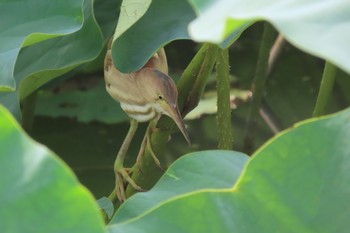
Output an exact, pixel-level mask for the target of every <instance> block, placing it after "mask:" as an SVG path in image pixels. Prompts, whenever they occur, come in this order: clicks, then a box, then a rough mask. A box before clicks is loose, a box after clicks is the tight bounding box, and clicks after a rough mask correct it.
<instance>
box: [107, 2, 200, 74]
mask: <svg viewBox="0 0 350 233" xmlns="http://www.w3.org/2000/svg"><path fill="white" fill-rule="evenodd" d="M194 18H195V14H194V11H193V10H192V8H191V6H190V5H189V3H188V2H187V1H186V0H168V1H162V0H153V1H152V3H151V5H150V6H149V8H148V10H147V12H146V13H145V14H144V15H143V16H142V17H141V18H140V19H139V20H138V21H137V22H136V23H134V24H133V25H132V26H131V27H130V28H128V30H126V31H125V32H124V33H123V34H121V36H120V37H118V38H117V39H116V40H115V41H114V43H113V46H112V57H113V62H114V64H115V65H116V67H118V69H119V70H120V71H122V72H124V73H130V72H132V71H135V70H137V69H139V68H141V67H142V66H143V65H144V64H145V63H146V62H147V61H148V59H149V58H150V57H151V56H152V54H153V53H154V52H156V51H157V50H158V49H159V48H160V47H162V46H164V45H165V44H167V43H169V42H170V41H173V40H178V39H189V35H188V32H187V25H188V23H189V22H191V21H192V20H193V19H194Z"/></svg>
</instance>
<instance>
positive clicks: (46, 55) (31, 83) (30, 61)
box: [0, 0, 103, 117]
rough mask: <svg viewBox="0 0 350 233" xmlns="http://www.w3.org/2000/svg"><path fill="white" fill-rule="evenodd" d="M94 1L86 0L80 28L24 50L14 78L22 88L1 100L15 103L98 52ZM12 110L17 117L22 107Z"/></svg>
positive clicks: (98, 36)
mask: <svg viewBox="0 0 350 233" xmlns="http://www.w3.org/2000/svg"><path fill="white" fill-rule="evenodd" d="M92 3H93V1H92V0H87V1H84V25H83V27H82V28H81V30H79V31H77V32H75V33H72V34H69V35H67V36H63V37H59V38H52V39H50V40H45V41H42V42H40V43H36V44H33V45H31V46H28V47H26V48H24V49H22V50H21V52H20V54H19V57H18V60H17V63H16V70H15V79H16V82H17V83H20V87H19V88H17V90H16V94H13V93H2V94H1V95H0V102H1V103H3V104H5V105H6V106H14V105H16V103H17V102H18V99H23V98H24V97H26V96H27V95H28V94H30V93H31V92H33V91H34V90H36V89H37V88H38V87H40V86H41V85H43V84H44V83H46V82H48V81H50V80H52V79H53V78H55V77H58V76H60V75H61V74H63V73H66V72H67V71H69V70H71V69H73V68H75V67H77V66H78V65H80V64H82V63H85V62H87V61H91V60H92V59H94V58H96V57H97V56H98V55H99V53H100V51H101V49H102V46H103V38H102V33H101V30H100V29H99V27H98V25H97V23H96V20H95V18H94V15H93V10H92ZM68 5H69V4H68ZM7 95H11V96H13V98H10V97H7ZM15 95H17V96H16V98H15ZM5 99H6V100H7V101H5ZM12 113H13V114H14V115H15V116H16V117H18V116H19V115H20V113H19V109H15V111H14V112H13V111H12Z"/></svg>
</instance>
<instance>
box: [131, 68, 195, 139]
mask: <svg viewBox="0 0 350 233" xmlns="http://www.w3.org/2000/svg"><path fill="white" fill-rule="evenodd" d="M137 76H138V77H137V79H138V84H139V88H140V91H141V93H140V95H143V96H144V98H145V99H147V102H148V103H150V104H151V105H152V106H153V108H154V109H155V110H156V111H157V112H158V113H160V114H164V115H167V116H169V117H170V118H171V119H173V120H174V122H175V123H176V125H177V126H178V128H179V129H180V131H181V133H182V134H183V136H184V137H185V139H186V141H187V142H188V143H190V140H189V136H188V133H187V131H186V128H185V125H184V123H183V120H182V117H181V115H180V112H179V109H178V105H177V96H178V92H177V88H176V85H175V83H174V80H173V79H172V78H170V77H169V76H168V75H166V74H164V73H162V72H161V71H159V70H157V69H152V68H144V69H141V70H140V73H139V74H138V75H137Z"/></svg>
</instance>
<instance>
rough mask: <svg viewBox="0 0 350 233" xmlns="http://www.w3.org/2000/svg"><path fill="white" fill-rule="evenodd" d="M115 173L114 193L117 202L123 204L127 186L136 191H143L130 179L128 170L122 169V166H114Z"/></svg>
mask: <svg viewBox="0 0 350 233" xmlns="http://www.w3.org/2000/svg"><path fill="white" fill-rule="evenodd" d="M114 172H115V178H116V183H115V193H116V195H117V198H118V199H119V201H121V202H124V201H125V200H126V195H125V190H126V187H127V185H128V184H129V185H131V186H132V187H133V188H134V189H135V190H137V191H145V190H144V189H142V188H141V187H140V186H138V185H137V184H136V183H135V181H134V180H133V179H131V177H130V173H129V172H130V169H128V168H124V167H122V166H116V167H115V169H114Z"/></svg>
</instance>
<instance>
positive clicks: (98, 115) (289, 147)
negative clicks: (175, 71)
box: [0, 0, 350, 232]
mask: <svg viewBox="0 0 350 233" xmlns="http://www.w3.org/2000/svg"><path fill="white" fill-rule="evenodd" d="M119 9H121V10H120V15H119ZM349 10H350V3H349V1H347V0H325V1H318V0H308V1H305V0H294V1H292V0H288V1H283V3H281V1H277V0H263V1H251V0H244V1H243V0H231V1H228V0H219V1H214V0H206V1H197V0H188V1H186V0H168V1H161V0H153V1H144V4H142V5H140V4H139V1H137V0H124V1H123V3H122V2H121V1H119V0H108V1H103V0H96V1H92V0H85V1H81V0H70V1H57V0H54V1H42V0H35V1H27V0H26V1H19V0H15V1H6V0H0V22H2V23H0V44H1V48H0V77H1V78H0V103H1V105H4V106H5V108H4V107H3V106H0V142H1V147H0V168H1V169H0V177H1V178H0V187H1V192H0V193H1V194H0V206H1V209H0V228H1V229H2V230H1V232H23V231H25V232H106V231H109V232H140V231H146V232H163V231H164V229H165V228H166V229H167V230H168V231H170V232H258V231H259V232H346V230H347V229H348V228H349V223H348V221H347V217H348V216H349V214H350V213H349V209H350V208H349V207H348V205H349V204H348V203H350V202H349V198H348V197H349V196H350V195H349V194H350V193H349V189H348V188H347V184H348V183H349V181H350V180H349V179H350V176H349V174H350V173H349V172H348V171H347V169H346V168H347V167H348V166H349V164H348V163H349V162H348V155H349V151H350V148H349V143H348V138H349V137H350V135H349V132H350V124H349V119H350V110H349V109H347V110H344V111H341V112H339V113H336V114H333V115H331V116H327V117H321V118H312V119H309V120H306V121H303V122H302V123H297V124H296V125H295V126H293V127H292V128H290V129H288V130H285V131H283V132H280V133H278V132H277V131H279V130H281V129H285V128H287V127H291V126H292V124H293V123H295V122H297V121H300V120H301V119H305V118H309V117H311V116H312V112H314V115H315V116H319V115H322V114H324V113H328V112H330V111H338V110H339V109H342V108H345V107H348V106H349V102H350V96H349V93H350V91H349V89H350V88H349V87H350V81H349V80H350V79H349V77H348V76H349V75H348V74H349V73H350V63H349V61H350V59H349V56H348V54H350V51H349V49H350V47H349V46H348V41H349V40H350V34H349V31H350V26H349V25H350V23H349V22H350V15H349V14H348V12H349ZM118 17H119V18H118ZM258 21H264V32H263V35H264V36H263V39H262V40H261V41H262V42H261V44H260V49H259V54H258V56H257V57H258V59H257V64H258V65H257V68H256V71H254V69H252V68H251V65H250V66H249V67H244V66H245V65H246V64H244V63H239V61H233V62H232V60H231V58H232V56H230V64H231V66H233V68H235V64H240V65H242V66H243V67H244V69H243V70H244V72H243V73H244V74H245V75H238V76H237V77H234V78H232V77H229V76H228V75H227V74H228V71H229V65H228V61H229V58H228V56H227V54H224V53H225V52H229V51H230V52H231V51H232V48H237V47H235V46H236V45H237V44H239V43H238V42H237V40H238V39H239V38H240V36H241V35H242V33H243V32H245V33H249V30H250V29H251V28H253V27H255V26H256V25H259V22H258ZM116 25H118V26H116ZM271 25H272V26H273V28H274V29H276V30H277V31H278V32H279V33H280V34H281V35H282V36H283V37H284V38H285V39H286V40H287V41H288V42H289V43H290V44H292V45H294V46H295V47H297V48H298V49H300V50H302V51H304V52H306V53H309V54H311V55H313V56H317V57H318V58H321V59H324V60H325V61H326V70H325V72H324V74H323V76H322V75H321V72H319V71H318V70H319V63H318V62H319V61H318V60H317V62H315V58H313V63H312V64H311V63H308V64H307V65H308V66H307V69H308V70H309V71H310V72H313V75H314V76H318V77H320V78H318V79H315V80H314V79H311V78H310V77H306V78H305V77H302V76H301V75H299V76H298V77H296V78H294V77H291V78H290V76H288V75H289V74H290V73H292V72H294V71H298V70H299V69H302V68H300V67H299V65H296V64H300V63H298V62H304V60H303V59H299V57H301V52H299V54H298V56H296V57H297V58H296V59H295V60H294V61H293V63H291V64H292V66H290V64H287V63H284V61H283V59H282V60H281V61H279V62H280V64H279V67H284V68H285V69H284V70H283V71H284V72H281V71H280V70H278V68H276V70H275V73H268V72H266V71H267V70H269V68H271V67H270V66H272V65H271V62H270V61H267V57H268V56H270V57H271V56H272V55H271V54H272V53H271V52H270V53H269V51H272V48H271V45H270V42H269V41H273V39H274V38H275V34H274V33H275V32H274V29H273V28H272V27H271ZM114 30H115V34H114V36H113V32H114ZM111 36H113V45H112V56H113V62H114V63H115V65H116V66H117V67H118V68H119V69H120V70H121V71H123V72H131V71H134V70H137V69H139V68H140V67H142V66H143V65H144V64H145V63H146V62H147V60H148V59H149V58H150V57H151V56H152V54H153V53H154V52H156V51H157V50H158V49H159V48H160V47H163V46H164V45H167V44H169V46H171V44H172V43H171V42H172V41H175V40H180V39H186V40H193V41H195V42H204V44H203V45H202V47H201V49H200V50H198V53H197V55H196V56H195V57H194V58H193V60H192V61H191V62H190V63H189V64H188V66H187V68H186V69H185V70H184V72H183V74H182V76H181V78H180V79H179V81H178V89H179V93H180V95H179V104H180V106H181V108H182V110H183V112H184V113H187V112H188V111H190V110H191V109H192V108H193V107H195V106H196V105H197V104H198V101H199V99H200V97H201V96H202V94H203V92H204V89H205V87H206V85H207V84H208V83H209V84H210V82H214V83H215V82H216V81H215V80H213V79H212V77H216V78H217V83H218V92H217V96H218V100H219V102H218V105H219V106H218V108H217V109H218V111H219V112H218V116H219V117H218V119H220V122H218V124H217V125H218V131H219V133H218V134H215V133H213V132H210V134H211V135H213V136H212V137H214V138H215V140H217V141H219V142H220V143H221V144H220V148H230V147H232V146H231V145H232V134H231V132H233V136H234V149H235V150H245V151H249V149H247V148H245V147H244V145H246V144H245V142H246V141H249V142H250V143H252V144H253V147H252V148H250V149H256V145H258V144H259V143H258V142H257V141H258V140H261V141H264V142H265V143H264V145H263V146H261V147H260V148H258V149H257V150H255V152H254V153H253V155H252V156H251V157H249V155H246V154H244V153H240V152H237V151H222V150H208V151H205V150H199V151H197V152H194V153H190V154H187V155H186V156H183V157H182V158H180V159H178V160H177V161H176V162H175V163H174V164H173V165H172V166H170V167H169V169H168V170H167V171H166V172H165V174H164V175H163V176H162V178H161V179H160V180H159V182H158V183H157V184H156V185H155V186H153V185H154V183H155V182H156V181H157V180H158V179H159V177H160V176H161V174H162V172H161V171H160V169H159V168H157V167H156V166H155V165H154V164H153V163H152V160H151V159H150V156H149V151H146V154H145V159H144V162H143V164H142V168H141V170H142V172H140V171H138V172H135V174H133V179H135V180H136V181H137V183H138V184H140V185H141V186H142V187H144V188H146V189H150V191H148V192H144V193H138V194H135V195H133V196H131V197H130V198H129V199H128V200H127V201H126V202H125V203H123V204H122V205H121V206H120V207H119V206H118V204H117V205H114V207H113V204H112V203H111V202H110V201H109V200H108V199H106V198H103V199H100V200H99V201H98V203H99V205H100V208H101V211H99V210H98V208H97V204H96V203H95V202H94V199H93V198H92V195H91V194H90V192H89V191H88V190H86V189H85V188H84V187H83V186H82V185H81V184H79V182H78V181H77V179H76V177H75V175H74V174H72V171H71V170H70V169H71V168H70V167H69V166H68V165H67V164H65V163H64V162H62V161H61V160H60V159H58V157H57V156H56V155H55V154H54V153H53V152H51V151H50V150H49V149H47V147H46V146H44V145H40V144H38V143H36V142H34V141H33V140H32V139H31V138H30V136H28V135H27V134H26V133H25V132H24V131H23V129H21V127H20V126H19V124H18V123H17V122H16V120H15V118H16V119H17V120H18V121H19V122H20V119H21V109H20V106H21V105H22V106H23V119H24V120H27V119H29V118H31V116H28V115H27V114H28V112H27V111H25V110H24V109H25V107H26V106H31V105H27V103H26V101H31V100H33V99H34V100H35V98H27V97H28V96H30V97H33V96H34V97H35V96H36V95H38V101H37V108H36V113H37V114H38V115H39V114H41V115H46V116H53V117H61V116H66V117H67V116H69V117H74V118H76V119H77V120H78V121H82V122H85V123H90V124H89V126H90V127H96V121H100V122H105V123H111V122H121V121H125V119H126V118H125V115H121V113H120V109H118V108H117V107H116V108H115V109H114V107H113V102H112V101H111V100H110V99H108V97H107V96H106V93H105V92H104V87H103V86H104V85H103V84H102V82H101V81H100V80H99V81H98V82H97V83H98V84H97V85H95V84H93V85H84V87H83V88H81V89H79V90H69V87H65V88H66V89H68V90H60V91H59V92H57V90H55V89H52V90H49V91H48V90H47V88H46V89H45V88H43V87H45V86H46V87H49V88H50V87H51V85H55V82H56V83H60V82H63V81H65V80H70V79H71V76H74V75H76V74H79V75H82V74H83V75H87V74H89V75H91V74H96V73H94V72H97V74H98V75H99V73H98V72H99V71H100V70H101V68H102V66H103V57H104V53H105V49H104V48H105V45H106V43H107V41H108V40H109V38H110V37H111ZM208 42H209V43H208ZM265 42H266V43H265ZM224 48H225V49H226V50H224ZM229 49H231V50H229ZM224 51H225V52H224ZM168 54H169V53H168ZM269 54H270V55H269ZM217 55H218V56H217ZM255 56H256V55H255ZM241 58H242V59H245V58H244V57H243V56H242V57H241ZM168 59H169V60H170V59H171V56H168ZM233 59H236V58H235V57H233ZM180 60H181V59H180ZM237 60H238V59H237ZM249 60H250V63H249V64H254V63H255V62H256V61H255V59H252V58H251V57H249ZM245 61H246V60H245ZM252 61H253V62H252ZM215 62H216V63H217V66H216V67H217V75H216V76H215V75H211V73H212V72H213V71H212V69H213V67H214V63H215ZM169 63H170V62H169ZM232 64H233V65H232ZM310 64H311V65H310ZM170 65H171V64H170ZM340 69H341V70H340ZM233 70H234V69H233ZM234 71H235V70H234ZM249 72H252V73H249ZM254 72H255V75H254V80H252V79H251V78H246V77H247V76H253V75H252V74H253V73H254ZM247 74H249V75H247ZM321 76H322V82H320V80H321ZM310 79H311V81H310ZM305 80H306V81H305ZM230 81H231V84H232V83H236V82H240V84H241V85H242V87H244V88H246V87H249V88H250V86H253V87H252V92H253V100H252V102H253V103H254V104H253V105H252V106H251V109H249V110H247V109H245V110H244V111H238V110H237V111H233V112H231V114H232V118H231V119H230V110H231V108H230V107H232V106H230V104H231V105H232V100H231V99H230V98H231V97H232V93H242V92H243V93H245V94H242V96H247V93H250V92H248V91H246V90H243V91H242V90H238V91H237V89H233V90H232V88H228V85H229V82H230ZM84 82H86V79H84ZM65 83H66V82H65ZM295 83H297V84H296V85H294V84H295ZM310 83H311V84H312V85H311V84H310ZM320 83H321V88H320V91H319V93H318V94H317V92H316V91H315V90H313V91H310V90H309V89H307V88H309V87H310V86H311V87H312V88H314V89H315V87H316V89H318V87H319V86H320ZM85 84H86V83H85ZM309 84H310V85H309ZM209 86H210V85H209ZM213 86H215V85H213ZM294 87H297V88H294ZM333 87H334V88H337V90H338V95H332V89H333ZM86 89H87V90H86ZM37 90H39V91H37ZM212 93H214V92H212ZM266 93H267V94H266ZM339 93H340V94H339ZM340 95H341V96H340ZM317 96H318V97H317ZM339 96H340V97H339ZM242 99H243V100H245V99H246V97H244V98H242ZM291 99H292V100H291ZM339 99H342V101H338V100H339ZM315 101H316V102H317V104H315ZM208 102H211V103H214V102H215V101H208ZM286 103H288V104H286ZM289 103H291V105H289ZM266 105H268V106H269V108H266ZM327 105H328V106H329V108H327ZM314 106H316V107H315V108H313V107H314ZM319 106H320V107H319ZM57 109H61V110H62V111H57ZM201 109H210V113H212V112H213V110H212V109H214V110H215V109H216V108H215V107H214V108H213V107H206V108H201ZM238 109H241V107H240V106H238ZM242 109H243V107H242ZM267 110H270V112H274V113H276V115H278V116H279V121H274V120H273V119H272V118H273V117H271V118H270V119H268V120H266V118H264V119H265V122H267V124H264V127H265V128H264V127H261V126H260V125H259V124H260V123H259V122H262V120H261V118H260V116H259V115H258V114H259V113H261V112H262V113H263V114H262V115H263V116H265V115H266V111H267ZM29 112H33V111H29ZM202 113H203V112H200V113H199V114H202ZM11 114H12V116H11ZM113 114H115V115H116V116H112V115H113ZM264 114H265V115H264ZM267 115H269V114H267ZM270 115H273V114H270ZM237 117H240V119H243V120H246V119H249V121H248V123H247V125H246V124H244V126H243V127H240V128H238V127H235V126H236V124H233V125H234V127H233V129H231V120H232V119H233V120H232V122H234V120H235V119H237ZM191 118H194V117H192V116H191ZM42 122H44V121H42ZM42 122H41V123H42ZM271 122H272V123H271ZM203 124H205V122H204V123H203ZM271 124H272V126H271ZM266 125H268V126H269V127H270V128H273V127H275V128H276V131H275V133H276V134H277V133H278V134H277V136H275V137H274V138H272V139H270V140H269V141H267V142H266V141H265V138H266V136H265V138H264V137H262V139H261V138H259V135H260V134H259V133H260V132H261V131H264V130H265V129H266V128H267V129H268V130H269V128H268V127H267V126H266ZM172 126H173V122H171V121H170V120H169V119H166V118H162V119H161V120H160V122H159V124H158V128H159V129H160V130H155V132H153V134H152V147H153V148H154V151H155V152H156V154H157V155H164V156H163V157H166V154H167V153H168V152H169V150H171V149H169V148H170V147H169V148H167V147H168V145H166V143H167V142H168V138H169V135H170V133H171V131H172V130H171V129H172ZM45 127H50V126H47V125H46V126H45ZM69 127H70V126H68V127H67V128H69ZM107 128H108V129H109V130H111V129H112V130H114V128H113V127H112V126H111V125H107V126H106V130H105V131H107ZM117 128H118V129H120V128H121V127H119V126H118V127H117ZM242 128H247V129H250V130H249V132H248V133H247V132H244V129H242ZM64 129H66V128H64ZM211 129H212V128H211ZM94 130H95V131H97V130H96V128H94ZM197 130H198V131H197V132H195V131H194V133H193V136H192V135H191V136H192V137H193V138H195V139H196V137H201V132H199V127H198V128H197ZM232 130H233V131H232ZM259 130H260V131H259ZM105 131H103V132H96V133H95V135H94V138H93V140H91V144H93V143H95V142H98V140H100V139H103V140H104V141H108V140H110V139H109V138H108V137H107V136H104V135H106V132H105ZM69 132H71V133H72V131H69ZM69 132H67V131H64V130H63V131H62V132H57V134H59V133H62V134H63V135H64V136H65V137H68V134H69ZM119 132H120V131H119ZM29 133H30V132H29ZM79 135H83V136H84V135H86V133H85V131H83V130H81V132H80V134H79ZM216 135H218V137H219V138H218V139H216ZM268 135H271V133H269V134H268ZM77 139H79V137H78V138H77ZM41 141H45V140H44V139H42V140H41ZM237 141H239V143H240V146H237V145H238V144H237ZM108 143H110V146H112V145H113V146H115V145H114V144H115V143H114V141H112V142H108ZM171 143H174V144H175V146H174V147H178V148H177V150H180V151H181V154H185V152H187V151H188V150H186V149H184V146H183V144H181V146H178V145H179V144H176V142H174V141H172V142H171ZM171 143H169V145H170V144H171ZM64 144H65V143H60V142H57V143H56V146H57V147H56V148H55V150H57V151H60V149H61V148H62V147H64ZM136 144H137V143H136ZM72 145H73V146H72V147H70V150H71V151H72V154H73V155H74V154H76V152H75V151H76V148H75V147H76V145H77V143H76V142H75V141H74V143H73V141H72ZM83 146H84V147H86V148H87V145H83ZM100 147H106V148H108V149H110V148H112V147H108V146H105V145H102V144H96V148H97V149H96V151H95V156H94V157H93V159H91V158H89V157H87V156H85V154H84V153H83V155H84V157H81V158H82V159H80V160H84V161H88V162H89V163H90V164H92V165H94V163H95V162H94V161H95V160H99V159H102V158H103V157H104V153H103V152H101V151H100V150H99V148H100ZM113 148H114V147H113ZM179 148H180V149H179ZM200 148H201V149H202V148H205V146H204V145H203V147H200ZM167 149H168V150H167ZM194 149H195V147H193V148H191V150H194ZM130 153H131V154H137V151H134V150H132V151H131V152H130ZM57 154H59V155H60V153H57ZM69 159H71V158H69ZM162 162H163V161H162ZM77 163H78V164H81V161H78V162H77ZM106 164H112V162H109V163H106ZM111 167H112V166H111ZM110 169H111V171H112V168H110ZM100 182H102V181H100ZM152 187H153V188H152ZM133 192H134V191H133V190H130V189H128V195H131V194H133ZM103 193H104V195H107V193H106V192H103ZM113 208H115V209H116V212H115V213H114V214H113ZM100 212H101V213H102V214H100ZM112 214H113V217H112V218H110V217H111V216H112ZM48 216H50V218H48ZM102 216H103V217H104V218H105V220H106V222H109V221H110V222H109V224H108V226H104V225H103V222H102ZM203 223H205V224H203Z"/></svg>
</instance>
